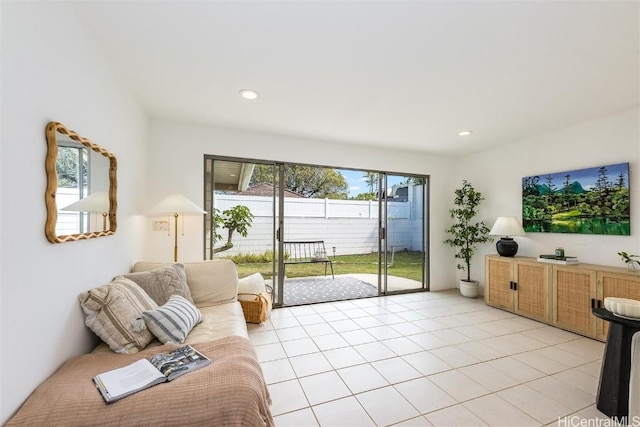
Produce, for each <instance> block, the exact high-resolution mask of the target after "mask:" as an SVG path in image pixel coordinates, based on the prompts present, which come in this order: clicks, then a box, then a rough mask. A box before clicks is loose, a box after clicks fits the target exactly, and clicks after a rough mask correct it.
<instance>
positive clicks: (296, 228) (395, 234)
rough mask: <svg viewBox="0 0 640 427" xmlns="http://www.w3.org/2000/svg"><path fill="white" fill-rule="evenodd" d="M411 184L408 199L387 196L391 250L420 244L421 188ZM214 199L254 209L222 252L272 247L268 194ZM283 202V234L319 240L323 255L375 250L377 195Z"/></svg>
mask: <svg viewBox="0 0 640 427" xmlns="http://www.w3.org/2000/svg"><path fill="white" fill-rule="evenodd" d="M413 188H414V189H416V190H414V191H413V192H410V193H409V200H408V201H405V202H394V201H391V200H389V201H388V202H387V209H388V212H389V214H388V216H387V217H388V229H387V237H388V239H387V246H389V247H391V246H393V247H394V248H395V249H396V250H402V249H408V250H421V249H422V232H421V231H422V192H421V187H413ZM214 203H215V207H216V208H217V209H218V210H220V211H224V210H226V209H229V208H232V207H233V206H237V205H244V206H247V207H248V208H249V210H250V211H251V213H252V214H253V215H254V219H253V224H252V226H251V228H250V229H249V234H248V236H247V237H242V236H240V235H238V234H237V233H234V236H233V241H232V242H233V248H232V249H230V250H228V251H225V252H222V253H221V255H223V256H227V255H234V254H238V253H245V254H246V253H256V254H257V253H263V252H265V251H273V250H274V247H273V235H274V230H273V228H274V226H273V221H274V219H273V218H274V206H273V199H272V198H271V197H260V196H242V195H237V194H234V195H229V194H216V195H215V200H214ZM284 204H285V206H284V212H285V227H284V240H291V241H301V240H324V242H325V246H326V249H327V253H328V255H333V254H334V253H335V254H336V255H345V254H365V253H370V252H376V251H377V250H378V202H376V201H361V200H331V199H306V198H289V197H288V198H285V201H284ZM276 209H277V205H276ZM219 233H220V234H221V235H223V237H225V238H226V230H219ZM276 244H277V242H276ZM334 249H335V252H334Z"/></svg>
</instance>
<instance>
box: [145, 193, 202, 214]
mask: <svg viewBox="0 0 640 427" xmlns="http://www.w3.org/2000/svg"><path fill="white" fill-rule="evenodd" d="M149 213H150V214H176V213H177V214H205V213H207V212H206V211H205V210H203V209H202V208H201V207H200V206H198V205H196V204H195V203H193V202H192V201H191V200H189V199H187V198H186V197H184V196H183V195H182V194H171V195H170V196H167V197H165V198H164V199H162V200H160V201H159V202H158V203H157V204H155V205H154V206H153V207H152V208H151V211H150V212H149Z"/></svg>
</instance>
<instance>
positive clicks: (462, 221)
mask: <svg viewBox="0 0 640 427" xmlns="http://www.w3.org/2000/svg"><path fill="white" fill-rule="evenodd" d="M455 195H456V197H455V199H454V201H453V204H454V207H453V209H449V214H450V215H451V218H452V219H453V220H454V223H453V225H452V226H451V227H449V228H447V229H446V230H445V232H446V233H449V234H450V235H451V237H450V238H448V239H446V240H445V241H444V243H446V244H447V245H449V246H451V247H452V248H454V249H455V250H456V253H455V258H456V259H460V260H462V262H461V263H458V265H457V268H458V269H459V270H463V271H466V272H467V279H466V281H467V282H470V281H471V259H472V258H473V255H474V253H475V249H476V245H477V244H480V243H488V242H492V241H493V239H492V238H491V237H489V227H487V226H486V225H485V223H484V222H482V221H480V222H475V221H474V218H475V216H476V215H477V214H478V206H479V205H480V202H481V201H483V200H484V197H482V193H480V192H479V191H476V190H475V189H474V188H473V186H472V185H471V183H469V182H468V181H467V180H463V181H462V187H461V188H458V189H457V190H455Z"/></svg>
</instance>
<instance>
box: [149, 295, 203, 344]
mask: <svg viewBox="0 0 640 427" xmlns="http://www.w3.org/2000/svg"><path fill="white" fill-rule="evenodd" d="M142 317H143V318H144V322H145V323H146V325H147V328H148V329H149V330H150V331H151V333H152V334H153V335H155V336H156V338H158V339H159V340H160V341H161V342H162V343H163V344H167V343H174V344H182V343H183V342H184V340H185V339H186V338H187V335H189V332H191V329H193V328H194V326H196V325H197V324H198V323H200V322H201V321H202V314H201V313H200V310H198V308H197V307H196V306H195V305H193V304H191V303H190V302H189V300H187V299H186V298H185V297H183V296H180V295H177V294H175V295H171V296H170V297H169V301H167V303H166V304H164V305H163V306H162V307H158V308H157V309H155V310H148V311H144V312H143V313H142Z"/></svg>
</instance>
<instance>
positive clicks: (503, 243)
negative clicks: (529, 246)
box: [489, 216, 524, 257]
mask: <svg viewBox="0 0 640 427" xmlns="http://www.w3.org/2000/svg"><path fill="white" fill-rule="evenodd" d="M489 234H490V235H492V236H504V237H502V238H500V240H498V241H497V242H496V250H497V251H498V254H499V255H500V256H504V257H513V256H515V255H516V253H518V242H516V241H515V240H513V238H511V237H509V236H524V229H523V228H522V226H521V225H520V222H519V221H518V219H517V218H516V217H514V216H500V217H498V219H497V220H496V222H495V224H493V227H491V231H489Z"/></svg>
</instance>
